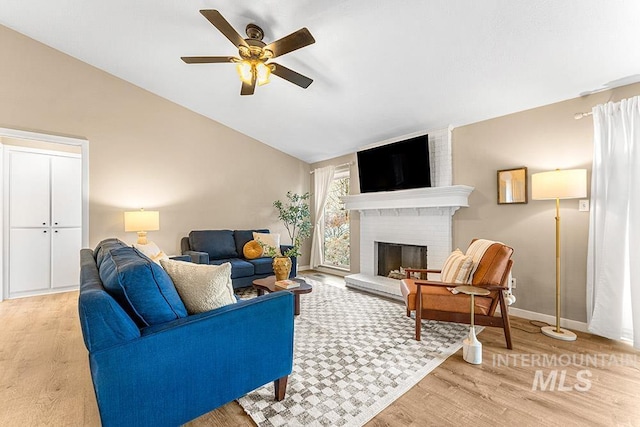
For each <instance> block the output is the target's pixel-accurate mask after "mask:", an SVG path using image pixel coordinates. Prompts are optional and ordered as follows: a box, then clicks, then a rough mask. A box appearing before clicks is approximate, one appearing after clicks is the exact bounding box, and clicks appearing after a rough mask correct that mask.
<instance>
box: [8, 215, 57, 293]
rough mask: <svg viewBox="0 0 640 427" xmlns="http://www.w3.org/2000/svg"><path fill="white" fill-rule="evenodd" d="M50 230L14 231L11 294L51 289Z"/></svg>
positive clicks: (12, 232) (26, 229)
mask: <svg viewBox="0 0 640 427" xmlns="http://www.w3.org/2000/svg"><path fill="white" fill-rule="evenodd" d="M50 234H51V230H50V229H49V228H12V229H11V232H10V235H9V239H10V240H9V244H10V245H11V255H10V257H9V283H10V287H9V292H10V294H11V296H15V295H16V294H18V295H19V294H20V293H22V292H28V291H37V290H44V289H48V288H49V285H50V283H51V247H50V242H51V239H50Z"/></svg>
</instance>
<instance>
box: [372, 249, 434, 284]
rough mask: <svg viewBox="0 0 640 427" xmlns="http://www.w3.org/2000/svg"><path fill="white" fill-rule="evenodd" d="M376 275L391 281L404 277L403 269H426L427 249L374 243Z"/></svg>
mask: <svg viewBox="0 0 640 427" xmlns="http://www.w3.org/2000/svg"><path fill="white" fill-rule="evenodd" d="M375 246H376V248H377V258H378V273H377V274H378V275H379V276H384V277H390V278H392V279H402V278H404V277H405V275H404V271H403V270H404V269H405V268H427V247H426V246H417V245H405V244H400V243H386V242H375Z"/></svg>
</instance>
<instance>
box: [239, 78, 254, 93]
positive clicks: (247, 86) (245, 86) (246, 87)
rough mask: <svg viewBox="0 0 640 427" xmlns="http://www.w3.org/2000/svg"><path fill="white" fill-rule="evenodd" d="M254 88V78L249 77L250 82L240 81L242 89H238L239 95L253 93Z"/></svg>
mask: <svg viewBox="0 0 640 427" xmlns="http://www.w3.org/2000/svg"><path fill="white" fill-rule="evenodd" d="M255 90H256V79H255V78H253V79H251V83H245V82H244V81H243V82H242V89H240V95H253V92H254V91H255Z"/></svg>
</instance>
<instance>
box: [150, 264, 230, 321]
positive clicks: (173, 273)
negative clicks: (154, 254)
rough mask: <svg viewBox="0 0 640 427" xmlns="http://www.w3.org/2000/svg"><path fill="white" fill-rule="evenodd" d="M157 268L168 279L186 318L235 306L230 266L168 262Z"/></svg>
mask: <svg viewBox="0 0 640 427" xmlns="http://www.w3.org/2000/svg"><path fill="white" fill-rule="evenodd" d="M160 264H161V265H162V267H163V268H164V270H165V271H166V272H167V274H168V275H169V277H171V280H172V281H173V285H174V286H175V287H176V290H177V291H178V294H179V295H180V298H181V299H182V302H183V303H184V306H185V307H186V308H187V312H188V313H189V314H196V313H203V312H205V311H209V310H213V309H215V308H218V307H223V306H225V305H229V304H233V303H235V302H236V297H235V296H234V294H233V286H232V284H231V264H230V263H228V262H225V263H224V264H222V265H209V264H193V263H190V262H185V261H174V260H171V259H169V260H161V261H160Z"/></svg>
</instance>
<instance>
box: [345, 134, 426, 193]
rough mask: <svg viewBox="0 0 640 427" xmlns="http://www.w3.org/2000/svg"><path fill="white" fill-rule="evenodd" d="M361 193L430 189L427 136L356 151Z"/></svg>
mask: <svg viewBox="0 0 640 427" xmlns="http://www.w3.org/2000/svg"><path fill="white" fill-rule="evenodd" d="M357 156H358V176H359V177H360V192H361V193H374V192H378V191H395V190H408V189H411V188H423V187H431V171H430V167H429V142H428V135H422V136H417V137H415V138H411V139H407V140H404V141H399V142H394V143H392V144H387V145H382V146H380V147H375V148H371V149H368V150H363V151H358V153H357Z"/></svg>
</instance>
